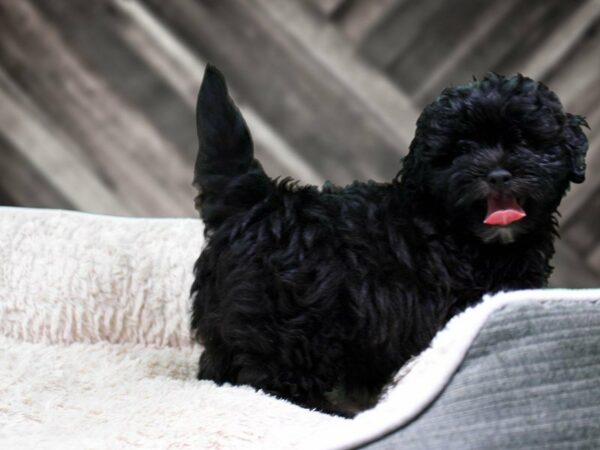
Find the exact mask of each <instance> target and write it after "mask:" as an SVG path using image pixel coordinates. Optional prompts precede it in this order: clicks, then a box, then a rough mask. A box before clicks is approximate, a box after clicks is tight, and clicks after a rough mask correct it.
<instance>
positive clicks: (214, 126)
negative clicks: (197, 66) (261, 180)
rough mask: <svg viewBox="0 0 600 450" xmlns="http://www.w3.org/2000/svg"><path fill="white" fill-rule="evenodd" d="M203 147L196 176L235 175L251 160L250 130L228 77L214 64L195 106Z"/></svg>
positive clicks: (206, 76)
mask: <svg viewBox="0 0 600 450" xmlns="http://www.w3.org/2000/svg"><path fill="white" fill-rule="evenodd" d="M196 127H197V131H198V140H199V142H200V149H199V152H198V157H197V159H196V166H195V170H196V177H197V176H198V175H201V174H207V173H209V174H219V175H233V174H236V173H239V172H240V171H243V170H245V169H246V168H247V166H248V165H249V164H250V163H251V162H252V158H253V149H252V147H253V146H252V138H251V136H250V131H249V130H248V127H247V125H246V122H245V121H244V118H243V117H242V114H241V113H240V110H239V109H238V108H237V106H236V105H235V103H233V100H232V99H231V97H230V96H229V92H228V90H227V85H226V83H225V77H224V76H223V74H221V72H219V70H217V68H216V67H214V66H213V65H211V64H208V65H207V66H206V70H205V72H204V78H203V80H202V86H201V87H200V92H199V94H198V102H197V105H196Z"/></svg>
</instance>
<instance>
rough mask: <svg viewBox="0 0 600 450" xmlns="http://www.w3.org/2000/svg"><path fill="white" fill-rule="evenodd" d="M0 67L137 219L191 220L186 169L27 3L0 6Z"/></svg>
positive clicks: (154, 132) (190, 189) (191, 194)
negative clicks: (168, 217)
mask: <svg viewBox="0 0 600 450" xmlns="http://www.w3.org/2000/svg"><path fill="white" fill-rule="evenodd" d="M0 64H2V65H3V66H4V67H6V68H7V72H8V74H9V76H11V77H13V78H14V80H15V82H16V84H18V86H19V88H20V89H22V90H23V91H27V92H29V93H30V95H31V97H32V98H34V99H35V101H36V103H37V104H38V105H39V107H40V109H42V110H44V111H46V112H47V114H48V115H49V116H51V117H52V118H53V120H54V121H55V122H56V123H60V124H61V125H62V126H63V127H64V132H65V133H66V134H68V135H69V136H70V137H71V138H72V139H73V140H74V141H76V142H77V145H78V147H79V148H81V149H82V151H84V152H85V153H86V156H87V157H88V158H89V160H90V161H93V164H94V165H95V170H96V171H97V172H99V173H101V174H102V175H103V177H104V180H103V181H105V182H107V183H110V184H112V185H113V186H114V190H115V192H117V193H118V196H119V198H120V199H122V201H123V202H124V203H125V204H126V205H127V207H128V208H130V209H131V211H132V212H134V213H136V214H144V215H154V214H157V215H172V216H188V215H194V214H195V213H194V211H193V205H192V202H191V199H192V198H193V196H194V191H193V189H192V188H191V186H190V180H191V170H190V167H189V165H187V164H185V163H184V162H183V161H182V160H181V158H180V157H179V155H178V153H177V151H175V150H174V149H173V146H172V145H171V144H170V143H168V142H167V141H166V140H165V139H163V138H162V136H161V135H160V134H159V133H158V131H157V130H156V128H154V127H153V126H152V125H151V124H150V123H149V122H148V121H147V120H146V119H145V118H144V116H143V114H141V113H140V112H139V111H136V110H134V109H132V108H131V106H130V105H128V104H127V103H126V102H124V101H123V100H122V99H120V98H119V97H118V95H116V94H115V93H114V92H112V91H111V90H110V89H109V87H108V86H107V84H106V83H105V82H104V81H103V80H101V79H99V78H98V77H97V76H96V75H95V74H94V73H93V71H91V70H90V69H89V68H88V67H87V66H86V65H85V64H84V63H82V61H81V60H79V59H78V58H77V57H76V55H74V54H73V52H72V51H71V48H70V45H69V43H68V42H66V41H65V40H64V39H63V38H62V37H61V36H60V35H59V34H57V33H56V31H55V29H54V28H53V27H52V26H51V25H50V24H49V23H48V22H47V21H46V20H45V19H44V17H43V16H42V15H40V14H39V12H38V11H37V10H36V9H35V8H34V7H32V6H31V4H30V3H29V2H27V1H22V2H18V3H14V4H11V5H10V7H6V4H0Z"/></svg>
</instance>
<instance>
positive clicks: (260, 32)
mask: <svg viewBox="0 0 600 450" xmlns="http://www.w3.org/2000/svg"><path fill="white" fill-rule="evenodd" d="M144 3H145V4H148V5H150V6H151V8H152V10H153V11H154V12H155V13H156V14H157V15H159V16H160V17H161V19H162V20H163V21H165V22H166V23H168V24H169V26H170V27H171V28H172V29H173V30H175V31H176V32H177V33H178V35H179V36H180V37H181V38H182V39H183V41H184V42H185V43H186V45H188V46H190V47H191V48H193V49H194V50H195V51H196V52H198V53H199V54H201V55H203V57H204V58H205V59H206V60H208V61H211V62H213V63H216V64H217V65H218V66H219V67H220V68H221V69H222V70H223V71H224V73H225V75H226V76H227V78H228V80H229V82H230V83H231V85H232V86H234V87H235V89H236V92H238V94H239V95H240V96H241V99H242V102H243V103H249V104H251V105H252V106H253V107H254V108H255V110H256V111H257V112H258V113H259V114H260V115H261V116H262V117H263V118H264V119H265V120H266V121H267V122H268V123H269V124H271V125H272V126H273V127H274V128H276V129H277V130H278V131H279V132H280V133H281V135H282V136H283V137H284V139H285V140H286V141H288V142H289V143H290V144H291V145H292V147H293V148H296V149H298V151H299V152H300V153H301V154H302V156H303V157H304V158H305V159H306V160H307V161H309V162H310V163H311V164H312V165H314V166H315V167H320V168H322V172H323V173H324V175H325V176H326V177H327V178H330V179H332V180H333V181H334V182H336V183H346V182H349V181H351V180H353V179H356V178H375V179H389V178H391V177H392V176H393V175H394V174H395V172H396V171H397V169H398V167H399V162H398V160H399V150H398V149H397V148H395V147H394V145H393V144H391V143H389V142H388V141H387V139H388V138H387V137H386V136H385V135H383V136H382V135H381V134H380V133H378V132H376V131H374V128H375V127H376V126H377V121H374V119H373V117H372V115H370V114H368V113H365V109H364V108H361V107H360V105H361V102H360V101H357V99H356V96H355V94H354V93H353V92H351V91H349V90H348V88H347V87H345V86H343V85H340V83H339V81H338V80H337V79H336V78H335V77H333V76H332V75H331V73H330V72H329V71H328V70H326V69H325V68H323V67H322V65H321V64H319V63H318V61H316V60H315V59H314V57H313V56H312V55H311V54H309V53H307V52H306V49H305V48H304V47H303V46H302V45H301V44H299V43H298V42H297V40H296V39H294V38H293V37H291V36H290V35H289V34H288V33H287V32H285V31H284V30H282V29H281V28H280V25H279V24H278V23H276V22H274V21H273V20H272V19H270V18H269V17H268V16H265V15H260V14H258V12H257V11H256V7H255V5H254V4H253V3H251V2H242V1H235V0H223V1H219V2H206V3H189V2H184V1H181V0H175V1H171V2H168V3H167V2H160V1H157V0H147V1H145V2H144ZM349 160H352V161H353V163H352V164H348V161H349Z"/></svg>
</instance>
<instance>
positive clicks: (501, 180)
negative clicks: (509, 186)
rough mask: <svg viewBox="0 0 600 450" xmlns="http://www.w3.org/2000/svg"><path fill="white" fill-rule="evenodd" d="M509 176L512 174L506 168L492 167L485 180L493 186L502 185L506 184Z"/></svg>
mask: <svg viewBox="0 0 600 450" xmlns="http://www.w3.org/2000/svg"><path fill="white" fill-rule="evenodd" d="M511 178H512V175H511V174H510V172H509V171H508V170H504V169H494V170H492V171H491V172H490V173H488V176H487V181H488V183H490V184H492V185H494V186H502V185H503V184H506V183H507V182H508V181H510V179H511Z"/></svg>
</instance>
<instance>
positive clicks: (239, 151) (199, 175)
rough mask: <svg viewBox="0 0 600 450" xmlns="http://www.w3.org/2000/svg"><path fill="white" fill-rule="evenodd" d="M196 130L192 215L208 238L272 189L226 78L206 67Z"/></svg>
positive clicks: (209, 66)
mask: <svg viewBox="0 0 600 450" xmlns="http://www.w3.org/2000/svg"><path fill="white" fill-rule="evenodd" d="M196 126H197V131H198V140H199V143H200V148H199V151H198V157H197V158H196V165H195V169H194V183H193V184H194V186H195V187H196V189H198V191H199V194H198V196H197V197H196V209H197V210H198V211H199V213H200V216H201V217H202V219H203V220H204V223H205V225H206V228H205V229H206V232H209V231H211V230H212V229H214V228H217V227H219V226H220V225H221V224H222V223H223V221H225V220H226V219H227V218H229V217H231V216H233V215H235V214H237V213H239V212H242V211H247V210H248V209H250V208H251V207H252V206H253V205H255V204H256V203H258V202H259V201H261V200H263V199H264V198H265V197H266V195H267V194H268V193H269V191H270V189H271V186H272V183H271V180H270V179H269V177H267V175H266V174H265V172H264V170H263V168H262V166H261V165H260V163H259V162H258V161H257V160H256V159H254V148H253V144H252V137H251V136H250V131H249V130H248V126H247V125H246V122H245V120H244V118H243V117H242V114H241V113H240V110H239V109H238V108H237V106H236V105H235V103H234V102H233V100H232V99H231V97H230V96H229V93H228V91H227V85H226V83H225V78H224V77H223V75H222V74H221V72H219V71H218V70H217V69H216V68H215V67H214V66H212V65H210V64H209V65H208V66H207V67H206V70H205V72H204V79H203V80H202V86H201V87H200V93H199V94H198V103H197V106H196Z"/></svg>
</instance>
